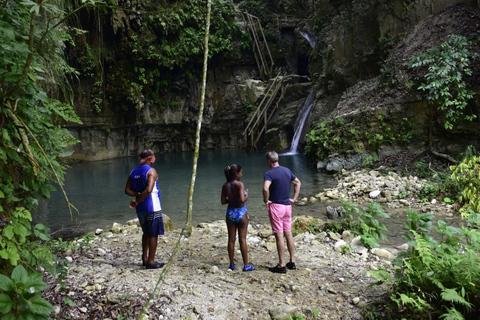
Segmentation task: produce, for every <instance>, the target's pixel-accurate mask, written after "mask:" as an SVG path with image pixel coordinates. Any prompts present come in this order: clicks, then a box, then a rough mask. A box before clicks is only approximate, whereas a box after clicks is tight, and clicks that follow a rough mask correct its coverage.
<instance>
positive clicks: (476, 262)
mask: <svg viewBox="0 0 480 320" xmlns="http://www.w3.org/2000/svg"><path fill="white" fill-rule="evenodd" d="M407 217H408V220H407V221H406V222H405V223H404V224H405V227H406V228H407V229H408V233H407V234H405V235H404V237H405V239H407V240H408V241H409V242H408V244H409V246H410V247H411V249H409V250H408V251H407V252H402V253H400V254H399V255H398V257H397V258H396V259H395V260H394V261H393V264H394V277H392V276H391V274H390V273H388V272H387V271H386V270H379V271H370V272H369V274H370V275H372V276H374V277H375V278H376V279H377V280H379V282H378V283H377V284H381V283H385V282H386V283H389V284H390V285H391V286H392V287H391V288H392V291H391V292H392V293H391V296H390V298H391V300H392V301H393V302H394V303H396V304H397V306H398V307H399V308H401V309H405V308H406V310H409V312H410V313H411V314H412V315H415V317H418V318H424V317H425V318H432V316H433V315H437V316H439V318H446V319H464V317H468V318H472V317H475V316H477V317H478V314H475V312H477V310H475V309H474V308H472V307H473V306H475V305H478V303H479V302H480V292H479V284H480V257H479V256H478V254H477V253H478V250H479V249H480V244H479V242H478V240H479V239H480V232H479V231H478V230H477V229H473V228H471V227H461V228H456V227H453V226H449V225H447V224H446V223H445V222H444V221H442V220H439V221H438V222H437V227H433V223H432V221H431V220H432V218H433V215H432V214H417V213H416V212H415V211H413V210H407ZM479 220H480V217H479V216H478V214H477V213H475V212H473V211H470V219H469V221H468V222H469V224H470V225H471V226H474V227H476V226H478V222H479ZM432 228H433V229H434V230H435V231H436V233H437V235H438V236H439V237H440V241H436V240H434V239H433V238H432V237H431V236H430V235H429V233H430V231H431V230H432ZM403 314H404V316H406V314H405V312H404V313H403ZM472 319H473V318H472Z"/></svg>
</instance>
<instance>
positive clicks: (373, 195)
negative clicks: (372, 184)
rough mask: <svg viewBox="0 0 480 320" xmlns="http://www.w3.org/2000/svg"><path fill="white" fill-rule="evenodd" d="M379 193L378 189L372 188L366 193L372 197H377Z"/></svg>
mask: <svg viewBox="0 0 480 320" xmlns="http://www.w3.org/2000/svg"><path fill="white" fill-rule="evenodd" d="M379 195H380V190H373V191H372V192H370V193H369V194H368V196H369V197H370V198H372V199H375V198H377V197H378V196H379Z"/></svg>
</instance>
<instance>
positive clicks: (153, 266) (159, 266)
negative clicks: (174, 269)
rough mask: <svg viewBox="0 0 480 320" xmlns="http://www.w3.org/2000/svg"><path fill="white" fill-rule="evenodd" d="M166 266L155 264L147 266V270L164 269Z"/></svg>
mask: <svg viewBox="0 0 480 320" xmlns="http://www.w3.org/2000/svg"><path fill="white" fill-rule="evenodd" d="M164 265H165V263H159V262H155V263H154V264H147V266H146V267H145V268H147V269H160V268H163V266H164Z"/></svg>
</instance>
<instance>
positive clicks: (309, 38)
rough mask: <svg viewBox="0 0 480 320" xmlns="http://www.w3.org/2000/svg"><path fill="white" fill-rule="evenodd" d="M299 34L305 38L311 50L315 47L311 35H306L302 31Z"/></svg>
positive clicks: (313, 38)
mask: <svg viewBox="0 0 480 320" xmlns="http://www.w3.org/2000/svg"><path fill="white" fill-rule="evenodd" d="M299 32H300V34H301V35H302V36H303V37H304V38H305V39H307V41H308V42H309V43H310V46H311V47H312V48H313V47H315V41H316V39H315V37H314V36H312V35H309V34H308V33H306V32H304V31H299Z"/></svg>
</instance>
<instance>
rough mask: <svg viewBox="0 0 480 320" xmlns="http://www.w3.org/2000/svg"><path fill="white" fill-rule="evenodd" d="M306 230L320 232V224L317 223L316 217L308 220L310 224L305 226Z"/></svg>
mask: <svg viewBox="0 0 480 320" xmlns="http://www.w3.org/2000/svg"><path fill="white" fill-rule="evenodd" d="M306 229H307V231H308V232H310V233H319V232H322V231H323V230H322V226H321V225H319V224H318V219H313V220H312V221H310V224H309V225H308V226H307V227H306Z"/></svg>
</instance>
